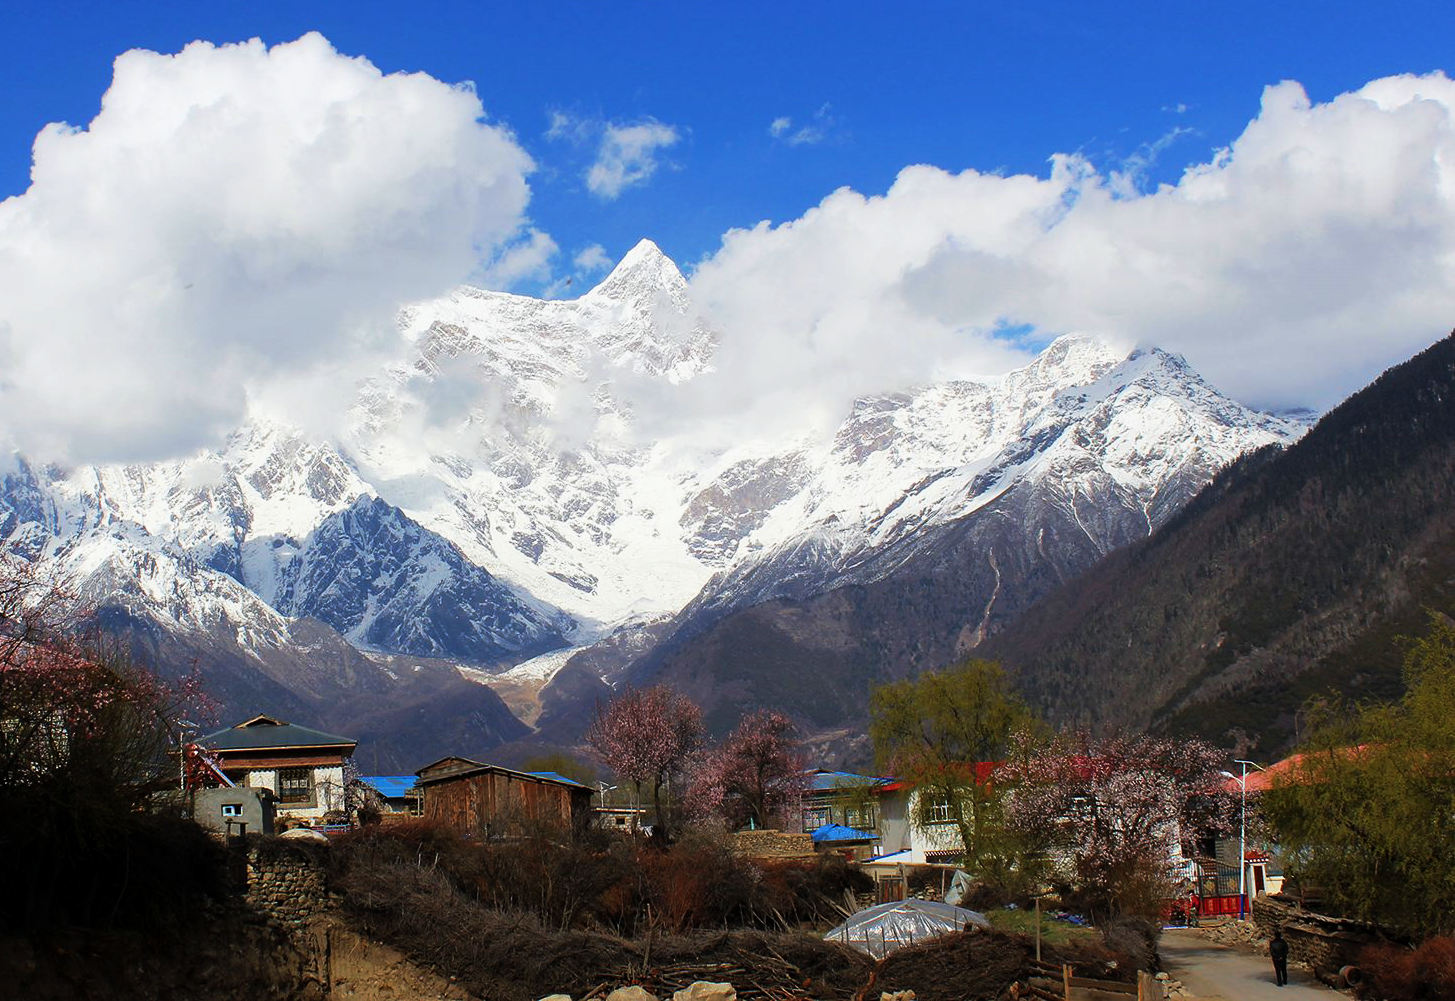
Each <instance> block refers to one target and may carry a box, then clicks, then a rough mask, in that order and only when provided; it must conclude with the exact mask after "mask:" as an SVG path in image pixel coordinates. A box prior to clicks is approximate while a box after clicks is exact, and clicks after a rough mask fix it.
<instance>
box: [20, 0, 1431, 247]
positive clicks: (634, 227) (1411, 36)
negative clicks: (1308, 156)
mask: <svg viewBox="0 0 1455 1001" xmlns="http://www.w3.org/2000/svg"><path fill="white" fill-rule="evenodd" d="M3 9H4V11H5V15H4V24H3V28H0V194H5V195H11V194H17V193H19V192H21V191H23V190H24V188H25V187H26V185H27V183H28V181H27V178H28V172H29V167H30V144H31V141H32V139H33V138H34V136H35V133H36V132H37V131H38V130H39V129H40V127H41V126H43V125H44V124H45V123H47V122H51V121H66V122H70V123H72V124H78V125H84V124H85V123H87V122H88V121H89V120H90V119H91V117H92V116H93V115H94V114H95V113H96V111H97V109H98V107H99V103H100V97H101V94H102V93H103V92H104V91H105V90H106V88H107V86H108V85H109V83H110V80H111V63H112V60H113V59H114V58H115V57H116V56H117V55H118V54H120V53H121V52H123V51H125V50H127V49H131V48H137V47H140V48H147V49H152V50H155V51H158V52H166V53H169V52H175V51H178V50H179V49H180V48H181V47H182V46H183V45H185V44H186V43H187V42H189V41H192V40H194V39H204V40H208V41H212V42H217V43H222V42H229V41H240V40H244V39H247V38H250V37H260V38H262V39H263V40H264V41H265V42H268V43H270V44H272V43H277V42H283V41H289V40H292V39H294V38H297V37H298V36H299V35H301V34H302V33H304V32H305V31H309V30H318V31H321V32H322V33H323V34H324V35H325V36H327V37H328V38H329V39H330V40H331V41H332V42H333V44H334V45H335V47H336V48H338V50H339V51H340V52H342V53H344V54H348V55H363V56H365V57H367V58H368V59H369V60H370V61H372V62H373V63H374V64H375V65H376V66H378V67H379V68H380V69H381V70H383V71H385V72H393V71H397V70H406V71H415V70H420V71H424V72H426V73H429V74H430V75H432V76H434V77H437V78H438V79H440V80H443V81H446V82H451V83H453V82H459V81H464V80H471V81H474V82H475V84H476V86H477V88H478V91H479V95H480V99H481V102H482V103H483V105H484V106H485V109H486V111H487V112H488V113H489V114H490V115H491V116H492V118H493V119H494V120H496V121H499V122H502V123H504V124H506V125H508V126H509V127H510V128H511V129H512V130H513V131H514V132H515V133H516V135H517V137H518V138H519V141H520V143H521V144H522V145H523V146H524V147H525V148H526V149H527V150H528V151H529V152H530V154H531V155H532V157H534V158H535V160H536V162H537V164H538V167H539V170H538V172H537V173H536V174H535V175H534V176H533V177H532V178H531V187H532V199H531V202H530V207H529V210H528V211H529V214H530V217H531V219H532V220H533V221H534V222H535V223H536V224H537V225H539V226H540V227H541V228H542V229H544V230H545V231H547V232H549V233H550V234H551V235H552V236H553V237H554V238H555V240H556V241H557V242H558V244H559V245H560V247H561V250H562V253H563V254H564V255H567V256H569V255H571V254H574V253H575V252H576V251H578V250H580V249H581V248H583V247H585V246H587V245H590V244H593V243H595V244H601V245H602V246H603V247H604V248H605V250H606V251H607V253H608V254H609V255H610V256H612V257H616V256H619V255H620V254H621V253H623V252H625V250H626V249H628V248H629V247H630V246H631V245H632V244H633V243H634V242H635V241H636V239H637V238H639V237H642V236H647V237H651V238H653V239H655V240H656V241H657V242H658V243H659V244H661V246H662V247H663V249H664V250H666V251H667V253H668V254H669V255H670V256H672V257H674V258H675V259H677V260H678V261H679V262H682V263H684V264H690V263H691V262H694V261H696V260H698V259H699V258H701V257H702V256H703V255H705V254H707V253H710V252H712V251H713V250H715V249H716V248H717V246H718V243H719V240H720V238H721V236H722V234H723V232H725V231H726V230H727V229H729V228H730V227H734V226H749V225H752V224H753V223H755V222H757V221H758V220H760V219H770V220H773V221H775V222H780V221H783V220H785V219H791V218H794V217H797V216H798V215H800V214H801V213H802V212H803V211H804V210H805V209H807V208H808V207H810V206H811V205H813V204H815V203H817V202H818V201H819V200H820V199H822V198H823V197H824V196H826V195H827V194H829V193H830V192H832V191H833V190H834V189H836V188H838V187H840V186H844V185H848V186H850V187H853V188H854V189H856V190H858V191H862V192H865V193H878V192H882V191H884V190H885V189H886V188H887V187H888V186H889V185H890V183H891V182H892V181H893V179H894V177H895V175H896V173H897V172H898V171H899V170H900V169H901V168H903V167H905V166H907V165H909V164H915V163H928V164H933V165H936V166H939V167H943V168H945V169H947V170H951V171H957V170H960V169H963V168H966V167H973V168H976V169H979V170H984V171H995V170H1000V171H1004V172H1010V173H1015V172H1029V173H1036V174H1044V173H1045V172H1046V170H1047V169H1048V168H1047V158H1048V157H1049V156H1050V155H1051V154H1052V153H1057V152H1077V151H1080V152H1082V153H1084V154H1085V155H1086V156H1088V157H1089V158H1090V159H1092V160H1093V161H1094V162H1097V163H1098V164H1102V165H1108V166H1115V165H1116V164H1118V163H1119V162H1120V161H1121V160H1123V159H1125V158H1127V157H1131V156H1134V155H1136V154H1137V153H1138V152H1139V151H1141V150H1144V149H1145V148H1147V147H1148V146H1150V145H1152V144H1155V143H1157V142H1158V140H1160V139H1162V138H1164V137H1166V136H1168V135H1169V133H1171V132H1172V131H1173V130H1174V129H1185V130H1187V132H1186V133H1184V134H1180V135H1178V136H1177V137H1176V138H1175V139H1173V140H1172V141H1170V142H1169V143H1168V144H1167V145H1166V147H1165V148H1164V149H1162V150H1161V152H1160V155H1159V156H1158V157H1157V159H1156V162H1155V164H1154V166H1153V167H1152V169H1151V170H1150V177H1151V179H1153V180H1157V179H1168V178H1174V177H1175V176H1176V174H1177V173H1178V172H1179V171H1180V170H1181V168H1182V167H1183V166H1185V165H1186V164H1187V163H1191V162H1196V161H1200V160H1203V159H1206V158H1207V156H1208V155H1209V153H1210V151H1211V150H1213V149H1215V148H1217V147H1221V146H1225V145H1226V144H1227V143H1228V142H1230V141H1231V140H1232V139H1233V138H1234V137H1235V136H1236V135H1237V134H1238V133H1239V132H1240V131H1241V130H1242V128H1243V127H1244V126H1245V125H1246V124H1247V122H1248V120H1249V119H1250V118H1251V117H1252V116H1253V115H1254V114H1255V113H1256V111H1257V106H1258V98H1259V94H1260V92H1261V90H1262V88H1263V87H1264V86H1265V85H1267V84H1272V83H1277V82H1278V81H1280V80H1284V79H1294V80H1298V81H1300V82H1301V83H1302V84H1303V85H1304V87H1305V88H1306V90H1307V91H1308V93H1309V96H1310V97H1311V98H1312V99H1313V100H1315V101H1318V100H1326V99H1328V98H1330V97H1333V96H1334V95H1336V94H1338V93H1341V92H1343V91H1346V90H1351V89H1354V88H1356V87H1358V86H1360V85H1361V84H1363V83H1365V82H1366V81H1368V80H1370V79H1373V78H1375V77H1380V76H1385V75H1388V74H1392V73H1401V72H1416V73H1423V72H1428V71H1430V70H1434V69H1438V68H1442V67H1445V66H1446V65H1447V62H1448V60H1449V59H1450V40H1451V39H1452V38H1455V5H1451V4H1448V3H1433V2H1432V3H1399V4H1367V3H1360V4H1350V3H1298V2H1279V3H1219V4H1207V3H1168V2H1159V3H1128V2H1119V3H1115V4H1087V3H1084V2H1081V3H1025V4H1021V3H1000V4H985V3H965V2H957V3H945V2H931V3H902V4H889V3H853V2H850V3H844V2H836V3H822V2H795V3H787V4H785V3H781V2H779V3H753V2H747V3H731V4H727V3H683V4H658V3H635V2H616V3H585V2H582V3H546V2H539V3H510V4H502V3H412V4H380V3H370V2H357V0H356V2H348V3H307V4H297V3H276V2H255V3H226V2H224V3H134V2H119V3H91V4H74V3H69V4H68V3H54V4H49V3H14V2H7V3H6V4H5V5H4V8H3ZM824 108H826V109H827V111H826V112H825V113H824V116H823V118H822V119H819V120H817V121H816V120H815V115H816V114H817V113H818V112H819V111H820V109H824ZM552 112H565V113H567V114H570V115H573V116H577V117H580V118H587V119H594V120H600V121H612V122H638V121H642V120H645V119H653V120H656V121H658V122H661V123H665V124H667V125H670V126H672V127H674V128H675V129H676V130H677V131H678V133H679V135H680V136H681V138H680V139H679V141H678V142H677V143H676V144H675V145H673V146H672V147H670V148H668V149H665V150H663V151H662V153H661V156H660V163H661V166H660V167H659V169H658V170H657V171H656V172H655V173H654V174H653V175H652V176H651V177H650V178H649V179H648V180H647V181H646V182H645V183H642V184H640V185H639V186H636V187H633V188H630V189H627V190H625V191H623V193H622V194H621V195H620V196H619V197H617V198H615V199H613V200H610V201H607V200H603V199H601V198H598V197H593V196H592V195H591V194H590V193H589V192H588V191H587V190H586V187H585V184H584V182H583V180H582V177H581V174H582V172H583V171H584V170H585V169H586V166H588V165H589V161H590V154H591V150H590V149H589V148H575V147H573V146H571V144H569V143H567V142H563V141H551V140H549V139H547V138H546V136H545V133H546V131H547V129H548V127H549V124H550V120H549V116H550V114H551V113H552ZM785 116H786V117H789V118H791V119H792V120H793V122H794V124H795V130H796V129H797V128H801V127H802V126H803V125H810V126H812V125H815V124H821V125H823V126H824V127H823V133H824V135H823V138H822V140H821V141H817V142H813V143H802V144H799V145H789V144H787V143H785V142H783V141H781V139H780V140H775V139H774V138H773V137H772V136H771V135H770V134H769V127H770V124H771V123H772V122H773V121H774V120H775V119H777V118H780V117H785Z"/></svg>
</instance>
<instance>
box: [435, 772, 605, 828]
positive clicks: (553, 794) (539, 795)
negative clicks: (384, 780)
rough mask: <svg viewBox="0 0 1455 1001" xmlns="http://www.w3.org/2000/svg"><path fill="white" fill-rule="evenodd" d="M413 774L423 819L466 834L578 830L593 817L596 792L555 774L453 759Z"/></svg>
mask: <svg viewBox="0 0 1455 1001" xmlns="http://www.w3.org/2000/svg"><path fill="white" fill-rule="evenodd" d="M415 776H416V783H415V788H416V789H417V790H418V792H419V794H420V797H421V798H422V800H423V812H424V819H425V820H430V821H434V822H435V823H438V824H442V825H444V826H446V827H449V828H451V829H453V830H455V831H457V832H459V833H460V834H462V835H465V836H467V837H480V838H491V837H500V836H506V835H515V834H519V833H521V832H522V831H524V830H526V829H528V828H530V827H533V826H536V825H546V826H556V827H561V828H579V827H583V826H585V825H586V824H587V823H588V821H589V820H590V817H591V795H592V793H593V791H594V790H593V789H592V788H591V787H590V786H587V785H582V784H581V783H580V782H575V781H573V780H571V779H568V778H566V777H565V776H564V775H557V774H556V773H554V772H518V771H515V770H514V769H511V768H503V767H501V766H500V765H487V764H484V763H482V762H479V761H471V760H470V759H469V758H460V757H449V758H441V759H440V760H439V761H436V762H434V763H433V764H431V765H426V766H425V767H423V768H421V769H420V770H419V771H418V772H416V773H415Z"/></svg>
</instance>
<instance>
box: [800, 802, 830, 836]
mask: <svg viewBox="0 0 1455 1001" xmlns="http://www.w3.org/2000/svg"><path fill="white" fill-rule="evenodd" d="M829 820H830V817H829V808H828V807H826V806H820V807H814V808H812V809H809V810H804V811H803V829H804V830H805V831H816V830H818V829H819V828H820V827H822V826H823V825H824V824H827V823H828V822H829Z"/></svg>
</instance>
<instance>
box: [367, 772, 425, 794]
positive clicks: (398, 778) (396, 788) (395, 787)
mask: <svg viewBox="0 0 1455 1001" xmlns="http://www.w3.org/2000/svg"><path fill="white" fill-rule="evenodd" d="M359 781H360V782H362V783H364V785H366V786H369V787H370V788H372V789H373V790H374V791H375V792H377V793H378V794H379V795H380V796H383V797H384V798H385V799H403V798H404V797H405V796H406V795H408V794H409V791H410V790H411V789H413V788H414V776H413V775H360V776H359Z"/></svg>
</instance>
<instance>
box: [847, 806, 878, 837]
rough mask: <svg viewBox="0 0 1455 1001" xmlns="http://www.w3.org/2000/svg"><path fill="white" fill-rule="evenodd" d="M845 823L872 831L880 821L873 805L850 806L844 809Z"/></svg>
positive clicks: (858, 828)
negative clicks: (875, 814)
mask: <svg viewBox="0 0 1455 1001" xmlns="http://www.w3.org/2000/svg"><path fill="white" fill-rule="evenodd" d="M844 823H845V824H847V825H848V826H849V827H852V828H854V829H856V830H860V831H872V830H874V827H875V826H876V824H877V823H878V820H877V818H875V816H874V807H873V806H861V807H858V808H857V809H855V808H853V807H850V808H849V809H847V810H845V811H844Z"/></svg>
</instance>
